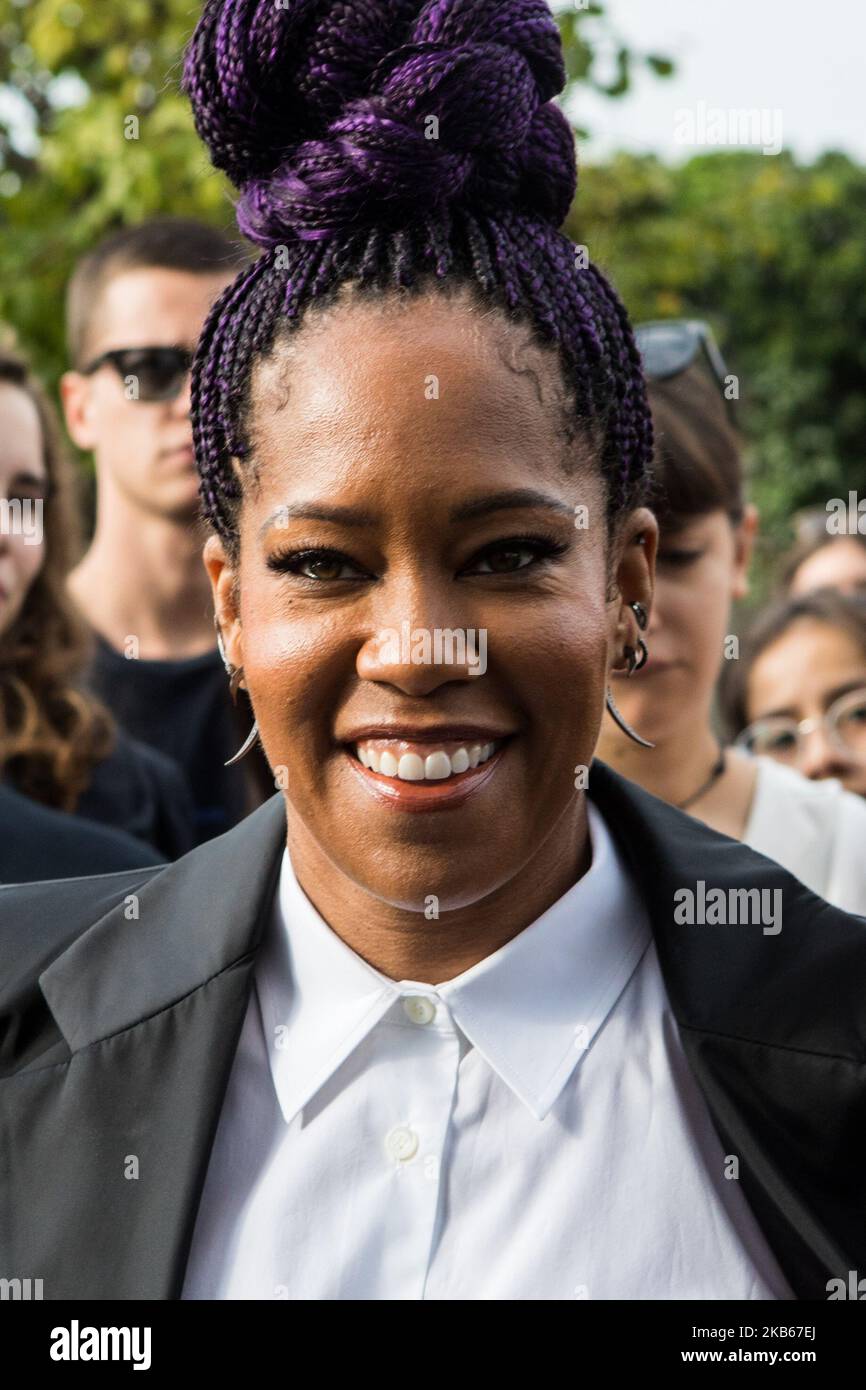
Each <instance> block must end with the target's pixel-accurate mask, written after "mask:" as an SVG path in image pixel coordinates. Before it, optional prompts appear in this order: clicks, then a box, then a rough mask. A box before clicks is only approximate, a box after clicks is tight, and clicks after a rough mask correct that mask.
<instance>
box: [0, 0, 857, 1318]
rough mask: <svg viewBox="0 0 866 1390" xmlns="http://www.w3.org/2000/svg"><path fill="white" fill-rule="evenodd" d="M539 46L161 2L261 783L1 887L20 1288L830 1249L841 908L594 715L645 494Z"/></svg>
mask: <svg viewBox="0 0 866 1390" xmlns="http://www.w3.org/2000/svg"><path fill="white" fill-rule="evenodd" d="M564 83H565V67H564V60H563V53H562V46H561V40H560V36H559V31H558V28H557V25H556V22H555V20H554V18H553V16H552V14H551V12H550V10H549V9H548V7H547V6H546V5H545V4H544V3H542V0H474V3H465V0H435V3H424V0H408V3H405V2H403V3H400V4H392V3H386V0H348V3H347V2H346V0H340V3H339V4H338V3H328V0H325V2H324V3H319V4H316V5H315V6H310V5H308V4H300V3H292V0H288V3H287V4H285V5H283V6H279V7H278V6H275V5H273V4H272V3H271V0H211V3H209V4H207V5H206V7H205V10H204V13H203V15H202V18H201V20H200V21H199V24H198V26H197V29H196V32H195V34H194V36H193V39H192V41H191V45H190V48H189V50H188V54H187V58H186V63H185V86H186V89H187V91H188V92H189V93H190V96H191V99H192V103H193V109H194V113H195V117H196V123H197V127H198V129H199V132H200V133H201V135H202V137H203V138H204V139H205V140H206V141H207V143H208V145H209V147H210V150H211V154H212V157H213V159H214V161H215V163H216V164H217V165H218V167H220V168H221V169H224V170H226V171H227V172H228V173H229V174H230V175H231V177H232V178H233V179H234V180H235V181H236V183H237V184H238V186H239V187H240V189H241V195H240V199H239V204H238V215H239V218H240V222H241V225H242V227H243V228H244V230H245V232H246V233H247V235H248V236H250V237H251V238H252V239H253V240H254V241H255V242H256V243H257V244H258V246H259V247H260V248H261V255H260V257H259V259H257V260H256V261H255V263H254V264H253V265H252V266H251V267H250V268H249V269H248V270H247V271H245V272H243V273H242V275H241V276H240V278H239V279H238V280H237V281H236V283H235V284H233V285H232V286H231V287H230V288H229V289H228V290H227V291H226V292H225V293H224V294H223V295H222V297H221V298H220V300H218V301H217V303H216V305H215V306H214V308H213V310H212V312H211V314H210V316H209V318H208V321H207V323H206V325H205V328H204V332H203V334H202V337H201V339H200V342H199V346H198V349H197V354H196V359H195V363H194V367H193V383H192V391H193V422H194V437H195V447H196V457H197V463H198V468H199V472H200V477H201V489H202V499H203V503H204V508H205V512H206V515H207V517H208V520H209V523H210V526H211V531H212V534H211V535H210V537H209V539H208V541H207V542H206V546H205V553H204V558H205V563H206V565H207V569H208V573H209V575H210V578H211V583H212V585H213V592H214V599H215V607H216V611H217V615H218V620H219V625H220V631H221V640H222V647H223V650H224V652H225V656H226V662H227V665H228V672H227V679H228V680H229V681H230V682H231V684H232V686H233V687H235V686H243V688H245V689H246V690H247V692H248V695H249V698H250V701H251V705H252V710H253V714H254V720H255V722H254V723H253V724H252V727H251V728H250V732H249V737H248V739H247V740H246V745H245V746H247V747H252V745H253V744H254V743H255V742H256V741H257V740H258V741H260V742H261V744H262V745H263V747H264V749H265V752H266V754H267V758H268V761H269V763H270V766H271V768H272V770H273V774H274V779H275V784H276V787H277V788H278V790H277V792H276V794H275V795H274V796H273V797H272V798H271V800H270V801H268V802H267V803H266V804H265V805H264V806H262V807H261V808H260V809H259V810H258V811H256V812H254V813H253V814H252V815H251V816H249V817H248V818H247V819H246V820H245V821H242V822H241V824H240V825H238V826H236V827H235V828H234V829H232V830H231V831H229V832H228V833H227V834H226V835H223V836H221V837H220V838H218V839H215V840H211V841H209V842H208V843H206V844H204V845H201V846H199V847H197V848H196V849H194V850H193V851H192V852H191V853H190V854H188V855H187V856H185V858H184V859H183V860H181V861H180V862H179V863H177V864H173V865H170V866H168V868H167V869H166V870H165V871H164V872H160V871H157V872H155V873H152V874H151V875H150V876H148V877H146V879H143V878H142V876H139V877H137V878H136V879H134V880H130V878H129V877H127V876H125V875H120V879H119V881H118V882H117V883H115V884H112V885H109V887H108V888H106V887H105V885H101V886H100V885H94V884H93V883H92V882H90V881H88V882H86V883H85V886H84V887H83V888H80V889H79V890H78V892H77V893H76V895H75V898H74V901H72V902H71V903H65V902H64V901H63V900H62V899H61V897H60V895H59V894H57V893H52V890H51V889H50V888H44V889H42V890H41V891H40V893H39V894H37V899H38V900H36V901H31V900H29V899H28V900H27V901H25V900H24V898H23V896H22V895H21V894H20V893H15V894H13V895H12V896H11V897H10V898H7V899H6V901H5V902H4V901H3V899H2V896H0V979H3V978H5V976H6V973H7V971H9V970H11V971H12V973H13V976H14V978H15V980H16V982H18V983H17V987H16V997H15V998H14V999H13V1000H11V1001H10V1002H9V1003H8V1004H7V1006H6V1007H7V1012H8V1015H9V1017H8V1025H9V1026H8V1027H7V1031H6V1036H8V1038H9V1039H10V1041H9V1043H8V1046H7V1049H6V1052H5V1054H0V1057H2V1060H3V1063H4V1066H5V1069H6V1070H7V1072H8V1073H10V1074H11V1075H9V1076H7V1078H6V1082H5V1084H4V1086H3V1087H2V1088H0V1103H2V1104H3V1105H4V1106H5V1109H4V1111H3V1119H4V1146H5V1149H4V1151H5V1152H6V1153H7V1154H9V1155H10V1156H11V1159H10V1162H9V1163H8V1165H7V1167H8V1170H9V1175H10V1176H9V1180H8V1182H7V1190H6V1192H5V1197H6V1211H7V1212H8V1213H9V1220H8V1222H7V1227H6V1231H5V1233H4V1235H5V1246H4V1253H5V1254H6V1257H7V1258H6V1263H7V1267H8V1268H9V1269H11V1270H30V1269H32V1270H38V1271H39V1274H40V1276H41V1277H43V1278H44V1287H45V1297H46V1298H65V1297H73V1296H76V1295H77V1296H78V1297H80V1298H96V1299H102V1298H114V1299H117V1298H121V1299H128V1298H153V1299H187V1300H210V1299H224V1300H236V1299H256V1300H263V1301H272V1300H273V1299H275V1298H277V1299H285V1300H291V1301H310V1300H312V1301H331V1300H345V1301H357V1300H364V1301H370V1300H382V1301H406V1300H409V1301H421V1300H424V1301H465V1300H505V1301H509V1300H515V1299H520V1300H539V1299H542V1300H563V1299H564V1300H572V1299H574V1298H591V1299H599V1300H606V1299H615V1298H621V1299H687V1298H699V1299H719V1298H725V1297H733V1298H738V1299H747V1300H751V1299H755V1300H758V1299H780V1300H789V1299H792V1298H810V1297H822V1298H823V1297H826V1296H827V1290H828V1281H829V1280H831V1279H843V1278H847V1271H848V1270H849V1269H855V1268H858V1267H866V1229H864V1225H863V1220H862V1212H863V1210H864V1206H866V1177H864V1174H866V1132H864V1127H863V1126H862V1125H860V1124H859V1117H860V1116H861V1115H862V1113H863V1109H864V1105H866V1083H864V1079H863V1078H864V1076H866V1045H864V1042H863V1039H864V1038H866V1012H864V1011H866V1002H864V991H863V988H862V978H859V977H862V975H863V974H864V973H866V933H864V932H863V929H862V924H861V923H860V921H859V920H858V919H854V918H852V917H849V916H848V915H847V914H845V913H843V912H840V911H838V910H837V909H836V908H834V907H831V906H830V905H829V904H827V903H826V902H824V901H822V900H821V899H820V898H819V897H817V896H816V895H814V894H813V893H810V892H809V891H808V890H807V889H806V888H804V887H803V886H802V885H801V884H800V883H798V882H797V880H796V879H795V878H793V877H792V876H791V875H790V874H787V873H786V872H785V871H784V870H783V869H781V868H779V866H778V865H776V864H773V863H772V862H771V861H770V860H767V859H764V858H763V857H761V856H760V855H755V854H753V853H752V852H751V851H750V850H748V849H746V848H745V847H744V846H742V845H736V844H732V843H731V842H730V841H729V840H727V839H725V838H724V837H722V836H719V835H717V834H716V833H715V832H713V831H711V830H709V829H707V828H706V827H705V826H702V825H700V824H699V823H698V822H697V821H696V820H694V819H692V818H691V817H689V816H686V815H683V814H681V813H680V812H678V811H676V810H674V809H673V808H671V807H669V806H666V805H664V803H663V802H661V801H659V800H657V799H656V798H654V797H650V796H647V795H646V793H645V792H643V791H642V790H641V788H639V787H637V786H635V785H634V784H633V783H630V782H628V781H626V780H625V779H624V778H621V777H620V776H618V775H617V774H616V773H615V772H614V771H613V770H611V769H610V768H608V767H606V766H604V765H603V764H602V763H600V762H598V761H597V760H595V758H594V754H595V747H596V742H597V739H598V733H599V727H600V724H601V721H602V717H603V712H604V708H605V703H606V697H607V691H608V681H609V676H610V671H611V669H612V668H620V667H622V668H625V667H627V666H630V665H632V664H634V663H635V662H636V661H637V659H638V658H637V653H638V651H641V652H642V651H643V648H644V643H645V637H646V635H647V634H648V628H647V619H648V613H649V609H650V606H651V603H652V583H653V569H654V558H655V549H656V538H657V527H656V522H655V519H654V517H653V514H652V512H651V511H650V510H649V509H648V508H647V507H646V505H645V498H646V488H647V482H648V469H649V464H650V460H651V455H652V438H651V429H650V417H649V410H648V407H647V402H646V393H645V386H644V380H643V375H642V372H641V366H640V359H639V356H638V353H637V350H636V347H635V343H634V338H633V335H632V331H631V328H630V325H629V321H628V318H627V316H626V313H625V310H624V308H623V306H622V304H621V303H620V301H619V299H618V298H617V296H616V294H615V292H614V290H613V289H612V287H611V285H610V284H609V282H608V281H607V279H606V278H605V276H604V275H603V274H602V273H601V271H600V270H599V269H598V268H597V267H596V266H595V265H590V266H587V265H586V264H585V262H584V261H583V259H582V258H581V257H579V256H578V255H577V254H576V248H575V246H574V244H573V243H572V242H571V241H570V240H569V239H568V238H567V237H566V236H564V235H563V234H562V233H561V232H560V230H559V229H560V227H561V225H562V223H563V221H564V219H565V216H566V213H567V212H568V209H569V207H570V205H571V201H572V198H573V196H574V193H575V188H576V172H577V171H576V160H575V150H574V137H573V133H572V131H571V129H570V128H569V126H568V123H567V121H566V118H565V116H564V115H563V113H562V110H561V108H560V107H559V106H558V105H557V103H556V102H555V101H554V97H555V96H556V94H557V93H558V92H560V91H561V90H562V88H563V85H564ZM130 895H132V896H134V898H135V902H136V905H137V913H138V918H137V920H135V921H129V920H127V918H126V916H125V915H124V914H125V911H126V907H127V900H128V898H129V897H130ZM37 912H38V913H39V914H40V917H41V919H42V920H43V921H44V922H46V923H48V924H49V925H48V928H47V930H46V931H44V932H43V933H42V934H41V938H40V941H39V943H38V949H37V946H36V943H34V942H32V941H31V940H30V935H29V929H30V924H31V922H32V920H33V916H34V914H35V913H37ZM13 918H14V919H15V920H16V922H17V924H18V930H17V933H16V934H15V936H14V945H11V944H9V940H10V938H8V937H7V933H6V932H5V931H4V930H3V929H4V928H6V926H7V925H8V923H9V921H10V920H11V919H13ZM819 951H820V960H821V962H822V972H821V976H820V979H818V980H816V978H815V974H814V971H813V970H812V968H811V965H812V962H813V960H814V958H815V956H816V953H818V952H819ZM37 975H38V991H37V988H36V984H35V980H36V977H37ZM28 1006H29V1012H27V1015H26V1017H27V1027H26V1029H25V1028H23V1027H21V1026H19V1020H20V1017H21V1015H22V1012H23V1011H24V1010H25V1009H27V1008H28ZM2 1022H4V1019H3V1018H2V1017H0V1023H2ZM3 1036H4V1033H3V1030H2V1028H0V1039H2V1038H3ZM60 1136H62V1142H59V1139H60ZM732 1156H735V1158H736V1167H737V1172H736V1174H732V1170H731V1163H730V1159H731V1157H732ZM732 1176H736V1178H737V1181H731V1180H730V1179H731V1177H732ZM131 1178H134V1179H135V1180H134V1181H133V1180H130V1179H131Z"/></svg>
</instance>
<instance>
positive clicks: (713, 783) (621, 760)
mask: <svg viewBox="0 0 866 1390" xmlns="http://www.w3.org/2000/svg"><path fill="white" fill-rule="evenodd" d="M655 745H656V746H655V748H641V747H640V746H639V745H638V744H635V743H632V741H631V740H630V739H628V738H627V737H626V735H625V734H622V733H620V731H619V730H617V729H613V730H607V729H606V730H605V732H604V734H603V736H602V738H601V739H600V741H599V745H598V749H597V753H598V757H599V758H600V759H601V761H602V762H605V763H608V764H609V765H610V766H611V767H612V768H614V769H615V771H617V772H619V773H621V774H622V776H623V777H628V778H630V779H631V781H633V782H637V783H638V785H639V786H641V787H643V788H644V789H645V790H646V791H648V792H652V794H653V796H657V797H660V798H661V800H662V801H667V802H668V803H669V804H670V805H671V806H678V807H683V809H685V810H687V811H688V813H689V815H691V816H694V817H695V819H696V820H700V821H703V822H704V824H705V825H708V826H710V827H711V829H713V830H718V831H719V832H720V833H721V834H723V835H730V836H732V837H733V838H734V839H738V840H739V839H742V838H743V836H744V835H745V833H746V828H747V825H748V819H749V813H750V811H751V806H752V800H753V797H754V790H755V777H756V769H755V765H754V764H753V763H752V762H751V761H750V760H749V759H748V758H745V757H742V756H741V755H740V754H738V753H737V752H736V750H734V749H730V748H729V749H727V750H726V751H725V755H724V770H723V772H721V773H720V774H718V773H717V775H713V774H714V773H716V772H717V767H718V760H719V754H720V751H721V743H720V740H719V739H718V738H717V736H716V734H715V733H714V732H713V728H712V725H711V723H710V717H709V711H708V710H707V711H705V712H701V713H700V714H698V715H696V716H692V717H689V714H688V713H687V712H686V713H684V714H683V716H682V718H681V719H680V720H678V722H677V725H676V728H675V729H672V730H670V731H668V732H666V733H664V734H661V735H656V738H655ZM683 803H687V804H686V805H685V806H683Z"/></svg>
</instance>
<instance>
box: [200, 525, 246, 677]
mask: <svg viewBox="0 0 866 1390" xmlns="http://www.w3.org/2000/svg"><path fill="white" fill-rule="evenodd" d="M202 559H203V560H204V567H205V569H206V570H207V572H208V578H209V579H210V586H211V592H212V593H213V606H214V613H215V614H216V620H217V624H218V626H219V630H220V633H221V635H222V640H223V648H224V650H225V654H226V656H227V658H228V660H229V661H230V662H231V664H232V665H233V666H243V664H244V650H243V648H244V643H243V633H242V632H241V620H240V615H239V613H238V575H237V570H236V568H235V566H234V565H233V563H232V561H231V560H230V559H229V557H228V555H227V554H226V549H225V546H224V545H223V542H222V540H221V539H220V537H219V536H208V538H207V540H206V541H205V547H204V551H203V553H202Z"/></svg>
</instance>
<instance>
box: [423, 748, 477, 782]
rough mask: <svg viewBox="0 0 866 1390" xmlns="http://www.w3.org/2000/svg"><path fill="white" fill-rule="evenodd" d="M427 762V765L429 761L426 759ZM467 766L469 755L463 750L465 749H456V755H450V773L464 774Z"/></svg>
mask: <svg viewBox="0 0 866 1390" xmlns="http://www.w3.org/2000/svg"><path fill="white" fill-rule="evenodd" d="M427 761H428V763H429V761H430V759H429V758H428V759H427ZM468 766H469V754H468V753H467V752H466V749H465V748H458V749H457V752H456V753H452V755H451V771H452V772H465V771H466V769H467V767H468ZM427 776H428V777H429V776H430V774H429V772H428V773H427Z"/></svg>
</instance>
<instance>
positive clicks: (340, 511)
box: [259, 488, 574, 536]
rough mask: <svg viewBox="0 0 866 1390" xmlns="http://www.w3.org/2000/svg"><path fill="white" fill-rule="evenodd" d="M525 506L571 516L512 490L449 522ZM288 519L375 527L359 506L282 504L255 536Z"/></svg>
mask: <svg viewBox="0 0 866 1390" xmlns="http://www.w3.org/2000/svg"><path fill="white" fill-rule="evenodd" d="M526 507H544V508H546V509H547V510H548V511H554V512H559V513H560V514H561V515H563V516H569V517H571V516H574V508H573V507H572V506H569V504H568V503H567V502H562V501H560V499H559V498H557V497H550V496H548V494H547V493H545V492H536V490H535V489H534V488H514V489H513V490H512V491H510V492H494V493H489V494H488V495H487V496H485V497H477V498H475V499H474V501H472V502H464V503H462V504H461V506H459V507H455V508H454V509H453V511H452V512H451V514H450V517H449V520H450V521H474V520H475V519H477V518H478V517H481V516H488V515H489V514H490V513H491V512H501V511H517V510H520V509H524V508H526ZM290 518H291V519H293V520H298V521H332V522H334V523H335V524H336V525H338V526H367V527H369V526H375V525H376V521H377V518H376V517H375V516H374V515H373V514H372V512H366V511H364V510H363V509H362V508H360V507H337V506H330V505H328V504H327V503H324V502H296V503H292V504H289V503H285V504H284V505H283V506H281V507H277V508H276V510H275V511H274V512H272V513H271V515H270V516H269V517H268V518H267V519H266V520H265V521H263V522H262V525H261V527H260V528H259V536H263V535H264V533H265V531H267V529H268V527H269V526H273V525H274V524H276V523H281V524H285V522H286V521H287V520H288V519H290Z"/></svg>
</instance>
